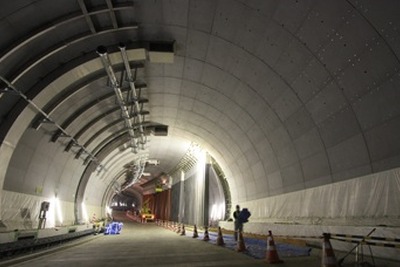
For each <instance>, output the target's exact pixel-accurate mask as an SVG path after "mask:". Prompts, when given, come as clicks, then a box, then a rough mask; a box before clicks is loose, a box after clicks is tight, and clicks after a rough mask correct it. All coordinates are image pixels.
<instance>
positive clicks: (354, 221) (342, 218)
mask: <svg viewBox="0 0 400 267" xmlns="http://www.w3.org/2000/svg"><path fill="white" fill-rule="evenodd" d="M238 204H240V206H241V207H242V208H248V209H249V210H250V211H251V213H252V216H251V221H253V222H286V223H306V224H323V225H387V226H400V169H394V170H390V171H385V172H380V173H376V174H371V175H367V176H364V177H359V178H355V179H351V180H347V181H343V182H338V183H333V184H329V185H324V186H319V187H315V188H311V189H307V190H302V191H297V192H292V193H288V194H283V195H279V196H274V197H268V198H263V199H258V200H252V201H248V202H244V203H238Z"/></svg>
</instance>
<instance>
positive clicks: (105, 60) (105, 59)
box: [97, 46, 138, 154]
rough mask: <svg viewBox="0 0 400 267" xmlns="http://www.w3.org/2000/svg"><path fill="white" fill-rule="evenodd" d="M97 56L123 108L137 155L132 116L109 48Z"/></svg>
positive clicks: (131, 143)
mask: <svg viewBox="0 0 400 267" xmlns="http://www.w3.org/2000/svg"><path fill="white" fill-rule="evenodd" d="M97 54H98V55H99V56H100V59H101V62H102V63H103V66H104V69H105V70H106V72H107V75H108V78H109V79H110V82H111V85H112V88H113V89H114V92H115V95H116V97H117V102H118V105H119V106H120V108H121V111H122V118H123V119H124V122H125V124H126V125H127V128H128V134H129V137H130V139H131V140H130V145H131V147H133V152H134V153H135V154H136V153H137V152H138V151H137V148H138V146H137V139H136V137H135V131H134V127H133V123H132V120H131V116H130V115H129V111H128V108H127V106H126V103H125V101H124V97H123V95H122V91H121V87H120V84H119V83H118V81H117V78H116V76H115V72H114V70H113V68H112V66H111V62H110V59H109V57H108V54H107V48H106V47H105V46H99V47H98V48H97Z"/></svg>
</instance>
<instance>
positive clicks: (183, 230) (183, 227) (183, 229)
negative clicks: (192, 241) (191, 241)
mask: <svg viewBox="0 0 400 267" xmlns="http://www.w3.org/2000/svg"><path fill="white" fill-rule="evenodd" d="M181 235H186V231H185V225H184V224H182V231H181Z"/></svg>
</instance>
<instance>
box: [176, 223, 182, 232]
mask: <svg viewBox="0 0 400 267" xmlns="http://www.w3.org/2000/svg"><path fill="white" fill-rule="evenodd" d="M176 233H177V234H180V233H181V225H180V224H178V226H177V228H176Z"/></svg>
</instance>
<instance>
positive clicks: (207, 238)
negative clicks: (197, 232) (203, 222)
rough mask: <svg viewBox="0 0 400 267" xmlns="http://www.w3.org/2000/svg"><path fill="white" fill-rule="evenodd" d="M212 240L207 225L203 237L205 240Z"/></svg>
mask: <svg viewBox="0 0 400 267" xmlns="http://www.w3.org/2000/svg"><path fill="white" fill-rule="evenodd" d="M208 240H210V236H209V235H208V227H207V226H205V227H204V237H203V241H208Z"/></svg>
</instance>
